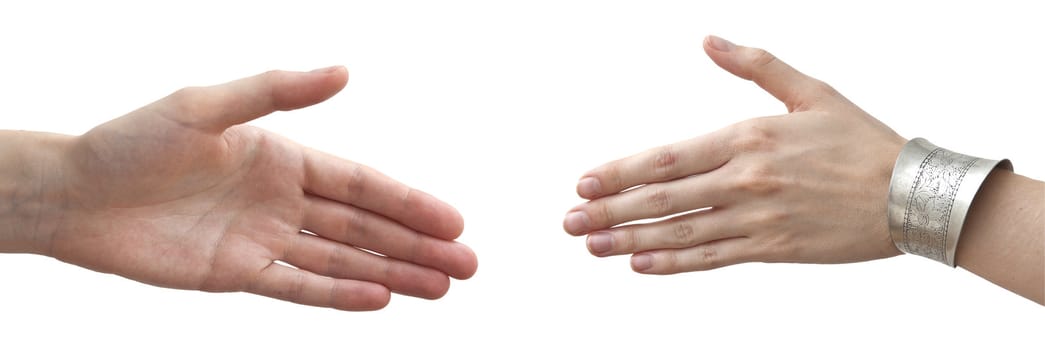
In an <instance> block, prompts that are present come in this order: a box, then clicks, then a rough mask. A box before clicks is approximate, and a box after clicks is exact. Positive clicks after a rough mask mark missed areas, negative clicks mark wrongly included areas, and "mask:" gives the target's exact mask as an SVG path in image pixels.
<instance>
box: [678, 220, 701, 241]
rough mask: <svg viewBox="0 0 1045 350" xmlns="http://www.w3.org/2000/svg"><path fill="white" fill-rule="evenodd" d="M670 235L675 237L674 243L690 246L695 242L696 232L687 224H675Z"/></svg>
mask: <svg viewBox="0 0 1045 350" xmlns="http://www.w3.org/2000/svg"><path fill="white" fill-rule="evenodd" d="M672 233H673V234H674V237H675V243H677V244H678V245H680V246H685V245H687V244H692V243H693V242H694V241H695V240H696V235H697V233H696V230H694V229H693V225H690V224H688V223H684V222H681V223H677V224H675V225H674V226H673V228H672Z"/></svg>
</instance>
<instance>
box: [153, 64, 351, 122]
mask: <svg viewBox="0 0 1045 350" xmlns="http://www.w3.org/2000/svg"><path fill="white" fill-rule="evenodd" d="M346 82H348V71H347V70H346V69H345V68H344V67H340V66H337V67H330V68H325V69H317V70H314V71H311V72H288V71H269V72H265V73H262V74H259V75H255V76H252V77H248V78H243V79H239V80H235V81H232V82H228V83H225V84H221V85H214V86H207V87H190V88H184V89H181V90H178V91H177V92H175V93H173V94H171V95H170V96H168V97H166V98H165V99H164V100H163V101H161V102H165V103H161V104H160V105H162V106H164V107H163V108H165V111H164V113H162V115H164V116H166V117H168V118H171V119H174V120H176V121H178V122H179V123H181V124H183V125H188V126H190V127H193V128H196V129H198V130H203V131H206V132H211V133H221V132H222V131H224V130H225V129H227V128H228V127H230V126H233V125H236V124H241V123H245V122H247V121H250V120H253V119H256V118H259V117H262V116H265V115H267V114H269V113H272V112H275V111H288V110H293V109H298V108H302V107H307V106H311V105H314V104H317V103H320V102H323V101H325V100H326V99H328V98H330V97H331V96H334V94H337V92H338V91H341V89H342V88H344V87H345V83H346Z"/></svg>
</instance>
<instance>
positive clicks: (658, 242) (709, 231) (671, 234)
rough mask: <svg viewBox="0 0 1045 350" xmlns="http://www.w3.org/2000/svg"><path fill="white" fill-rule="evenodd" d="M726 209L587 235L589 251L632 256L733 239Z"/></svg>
mask: <svg viewBox="0 0 1045 350" xmlns="http://www.w3.org/2000/svg"><path fill="white" fill-rule="evenodd" d="M730 214H731V213H730V212H729V210H728V209H709V210H702V211H698V212H694V213H690V214H686V215H681V216H677V217H674V218H671V219H668V220H662V221H658V222H655V223H649V224H638V225H628V226H621V227H617V228H613V229H609V230H605V231H599V232H595V233H592V234H590V235H588V239H587V245H588V251H590V252H591V253H592V255H595V256H611V255H620V254H632V253H638V252H644V251H647V250H655V249H678V248H687V247H693V246H697V245H700V244H703V243H707V242H711V241H716V240H720V239H723V238H731V237H736V236H737V233H736V232H735V230H736V226H735V225H731V223H733V222H735V220H734V219H733V218H732V215H730Z"/></svg>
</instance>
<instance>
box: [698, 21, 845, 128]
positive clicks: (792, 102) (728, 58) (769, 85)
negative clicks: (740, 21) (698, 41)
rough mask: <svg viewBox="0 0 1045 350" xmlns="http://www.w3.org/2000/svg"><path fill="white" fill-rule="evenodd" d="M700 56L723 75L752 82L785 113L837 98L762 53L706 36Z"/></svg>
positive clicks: (767, 53) (769, 55)
mask: <svg viewBox="0 0 1045 350" xmlns="http://www.w3.org/2000/svg"><path fill="white" fill-rule="evenodd" d="M704 52H706V53H707V54H708V57H711V60H712V61H714V62H715V64H717V65H718V66H719V67H722V69H725V70H726V71H727V72H730V73H733V75H736V76H738V77H740V78H743V79H746V80H751V81H754V82H755V84H758V86H760V87H762V89H763V90H766V92H769V93H770V94H771V95H773V97H776V99H777V100H780V102H783V103H784V105H785V106H787V110H788V111H789V112H794V111H802V110H807V109H809V108H810V107H811V106H813V105H814V104H815V103H816V102H818V101H820V100H822V99H824V98H826V97H829V96H834V95H837V92H835V91H834V89H832V88H831V87H830V86H828V85H827V84H824V83H823V82H821V81H819V80H816V79H813V78H811V77H809V76H808V75H805V74H802V72H799V71H797V70H795V69H794V68H791V66H789V65H787V63H784V61H781V60H779V59H777V58H776V56H773V54H771V53H769V52H767V51H766V50H763V49H758V48H753V47H746V46H740V45H735V44H733V43H731V42H729V40H726V39H722V38H719V37H717V36H713V35H709V36H708V37H707V38H705V39H704Z"/></svg>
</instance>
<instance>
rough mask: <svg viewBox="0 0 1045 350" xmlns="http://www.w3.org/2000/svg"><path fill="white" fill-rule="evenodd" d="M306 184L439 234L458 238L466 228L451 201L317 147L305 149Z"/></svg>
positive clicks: (326, 194)
mask: <svg viewBox="0 0 1045 350" xmlns="http://www.w3.org/2000/svg"><path fill="white" fill-rule="evenodd" d="M304 188H305V191H308V192H309V193H312V194H315V195H318V196H322V197H325V198H327V199H330V200H335V201H338V202H341V203H345V204H348V205H352V206H355V207H359V208H363V209H366V210H368V211H370V212H372V213H376V214H379V215H382V216H385V217H387V218H389V219H392V220H394V221H396V222H398V223H401V224H403V225H406V226H407V227H410V228H412V229H414V230H417V231H420V232H423V233H425V234H428V235H432V236H434V237H437V238H442V239H447V240H450V239H455V238H457V237H458V236H460V235H461V232H462V231H463V230H464V222H463V220H462V219H461V214H459V213H458V212H457V210H456V209H454V208H453V207H451V206H450V205H449V204H446V203H443V202H442V201H440V200H438V199H436V198H435V197H433V196H432V195H429V194H427V193H424V192H421V191H420V190H415V189H413V188H410V187H408V186H406V185H404V184H402V183H400V182H398V181H395V180H393V179H392V178H390V177H388V176H386V175H384V174H381V173H380V172H378V171H377V170H374V169H371V168H370V167H367V166H365V165H362V164H357V163H353V162H351V161H347V160H344V159H341V158H338V157H335V156H332V155H329V154H326V153H323V152H319V151H316V150H307V151H306V152H305V184H304Z"/></svg>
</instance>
